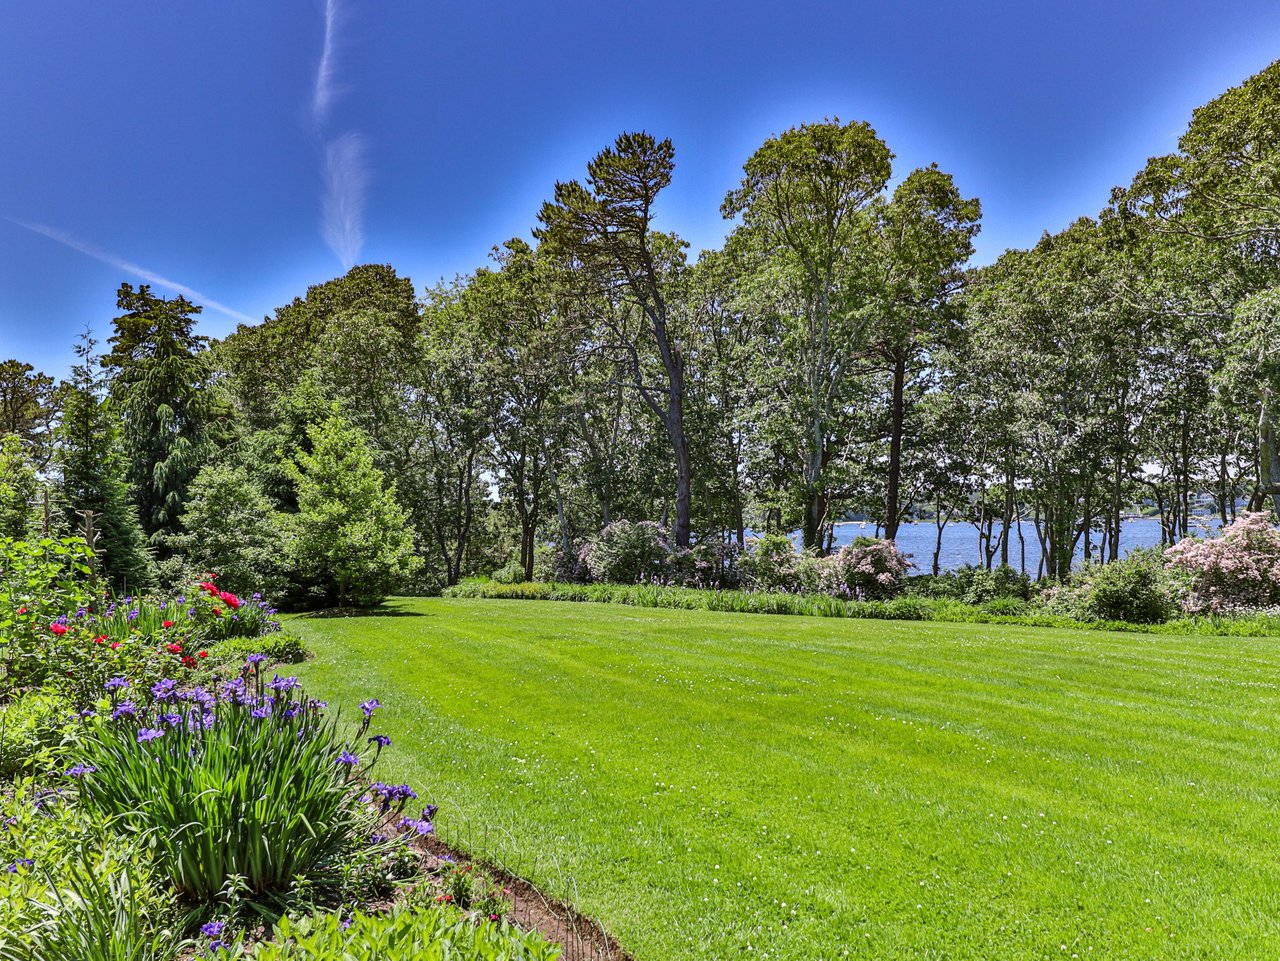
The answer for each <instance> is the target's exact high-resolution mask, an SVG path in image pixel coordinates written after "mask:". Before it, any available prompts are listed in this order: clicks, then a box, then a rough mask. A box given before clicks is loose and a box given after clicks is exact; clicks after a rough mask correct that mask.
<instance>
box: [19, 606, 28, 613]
mask: <svg viewBox="0 0 1280 961" xmlns="http://www.w3.org/2000/svg"><path fill="white" fill-rule="evenodd" d="M18 613H19V614H25V613H27V609H26V608H25V607H20V608H18Z"/></svg>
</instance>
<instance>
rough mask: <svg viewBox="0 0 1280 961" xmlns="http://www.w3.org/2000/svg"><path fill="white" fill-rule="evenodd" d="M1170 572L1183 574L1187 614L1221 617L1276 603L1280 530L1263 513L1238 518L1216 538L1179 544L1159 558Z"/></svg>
mask: <svg viewBox="0 0 1280 961" xmlns="http://www.w3.org/2000/svg"><path fill="white" fill-rule="evenodd" d="M1164 557H1165V561H1166V563H1167V564H1168V565H1169V567H1171V568H1174V569H1176V570H1180V571H1182V572H1184V573H1185V574H1186V575H1187V576H1188V577H1189V579H1190V582H1191V583H1190V590H1189V592H1188V594H1187V598H1186V601H1185V602H1184V606H1185V607H1186V609H1187V610H1188V611H1190V612H1192V613H1198V612H1208V613H1212V614H1220V613H1224V612H1229V611H1232V610H1234V609H1239V608H1261V607H1267V606H1269V605H1273V604H1277V603H1280V530H1276V528H1275V527H1274V526H1273V525H1272V523H1271V515H1270V513H1268V512H1267V511H1256V512H1250V511H1245V512H1243V513H1241V514H1240V515H1239V516H1238V517H1237V518H1236V519H1235V520H1234V521H1232V522H1231V523H1230V524H1228V525H1227V526H1226V527H1224V528H1223V529H1222V535H1221V536H1220V537H1212V538H1209V539H1207V540H1202V541H1201V540H1192V539H1190V538H1188V539H1187V540H1184V541H1181V542H1180V543H1178V544H1175V545H1174V546H1173V547H1170V548H1169V549H1168V550H1166V551H1165V552H1164Z"/></svg>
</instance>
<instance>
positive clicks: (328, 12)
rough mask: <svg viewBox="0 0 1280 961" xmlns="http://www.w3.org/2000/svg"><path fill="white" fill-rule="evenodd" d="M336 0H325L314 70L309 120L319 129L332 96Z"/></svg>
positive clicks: (336, 26)
mask: <svg viewBox="0 0 1280 961" xmlns="http://www.w3.org/2000/svg"><path fill="white" fill-rule="evenodd" d="M340 13H341V11H340V10H339V9H338V0H325V5H324V48H323V49H322V51H321V53H320V66H319V67H317V68H316V85H315V89H314V91H313V92H312V95H311V120H312V122H313V123H314V124H315V125H316V127H317V128H318V127H320V126H321V125H322V124H323V123H324V121H325V118H326V117H327V116H328V113H329V104H330V103H331V102H332V101H333V94H334V74H335V68H334V65H333V61H334V48H335V47H336V46H337V31H338V18H339V16H340Z"/></svg>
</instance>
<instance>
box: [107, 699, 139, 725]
mask: <svg viewBox="0 0 1280 961" xmlns="http://www.w3.org/2000/svg"><path fill="white" fill-rule="evenodd" d="M137 713H138V708H137V707H136V706H135V705H134V703H133V701H121V702H120V703H119V705H117V706H116V709H115V710H114V711H112V712H111V720H113V721H118V720H120V718H122V717H124V716H125V715H128V716H129V717H134V716H136V715H137Z"/></svg>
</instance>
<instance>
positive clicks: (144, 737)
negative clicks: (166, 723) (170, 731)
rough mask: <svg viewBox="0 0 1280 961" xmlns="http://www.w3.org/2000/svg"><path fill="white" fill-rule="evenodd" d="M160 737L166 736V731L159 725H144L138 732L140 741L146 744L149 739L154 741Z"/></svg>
mask: <svg viewBox="0 0 1280 961" xmlns="http://www.w3.org/2000/svg"><path fill="white" fill-rule="evenodd" d="M158 737H164V731H162V730H160V729H159V728H157V727H144V728H143V729H142V730H141V731H139V732H138V743H139V744H146V743H147V741H154V740H155V739H156V738H158Z"/></svg>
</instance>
